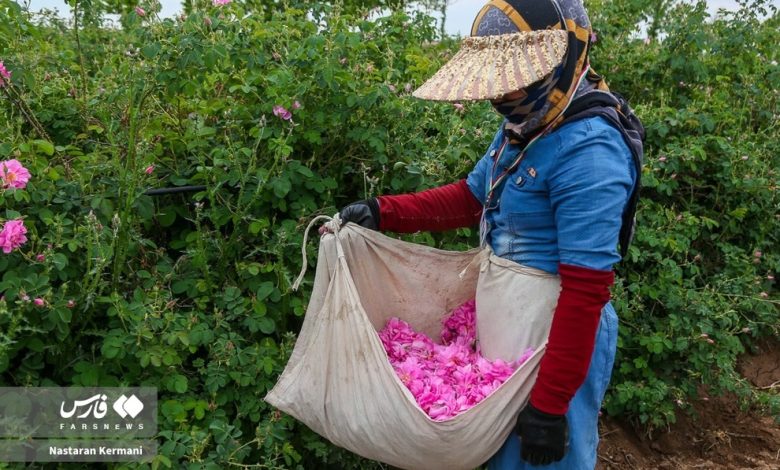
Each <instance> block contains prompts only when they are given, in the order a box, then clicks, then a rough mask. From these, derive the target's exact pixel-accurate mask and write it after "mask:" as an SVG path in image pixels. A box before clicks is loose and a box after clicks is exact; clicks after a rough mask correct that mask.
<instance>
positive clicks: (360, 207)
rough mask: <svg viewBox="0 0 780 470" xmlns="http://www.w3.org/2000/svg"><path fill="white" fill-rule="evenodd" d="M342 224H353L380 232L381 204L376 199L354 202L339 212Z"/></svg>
mask: <svg viewBox="0 0 780 470" xmlns="http://www.w3.org/2000/svg"><path fill="white" fill-rule="evenodd" d="M339 217H341V222H342V223H347V222H352V223H356V224H358V225H361V226H363V227H366V228H370V229H371V230H379V202H378V201H377V200H376V198H375V197H372V198H371V199H364V200H362V201H357V202H353V203H352V204H350V205H348V206H347V207H345V208H343V209H341V210H340V211H339Z"/></svg>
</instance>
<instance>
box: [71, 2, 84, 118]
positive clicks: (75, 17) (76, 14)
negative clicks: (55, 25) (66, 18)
mask: <svg viewBox="0 0 780 470" xmlns="http://www.w3.org/2000/svg"><path fill="white" fill-rule="evenodd" d="M73 3H74V6H73V32H74V33H75V36H76V49H77V51H78V53H79V65H80V67H81V108H82V109H81V111H82V113H83V118H84V120H85V121H86V120H87V119H86V116H87V72H86V69H85V67H84V53H83V52H82V50H81V38H80V37H79V1H78V0H74V2H73Z"/></svg>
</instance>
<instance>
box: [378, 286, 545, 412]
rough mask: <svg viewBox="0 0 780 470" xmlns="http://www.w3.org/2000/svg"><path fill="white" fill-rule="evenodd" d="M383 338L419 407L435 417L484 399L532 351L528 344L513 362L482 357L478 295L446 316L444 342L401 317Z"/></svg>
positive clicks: (386, 329)
mask: <svg viewBox="0 0 780 470" xmlns="http://www.w3.org/2000/svg"><path fill="white" fill-rule="evenodd" d="M379 339H380V341H381V342H382V346H384V348H385V351H386V352H387V357H388V360H389V362H390V364H391V365H392V366H393V370H395V372H396V374H397V375H398V378H399V379H400V380H401V382H402V383H403V384H404V385H405V386H406V387H407V388H408V389H409V391H410V392H412V395H413V396H414V398H415V400H416V401H417V403H418V404H419V405H420V408H422V410H423V411H424V412H425V413H426V414H427V415H428V416H430V417H431V418H432V419H434V420H437V421H442V420H446V419H450V418H452V417H453V416H456V415H457V414H459V413H462V412H464V411H466V410H467V409H469V408H471V407H472V406H474V405H476V404H477V403H479V402H480V401H482V400H483V399H484V398H485V397H487V396H488V395H490V394H491V393H493V391H495V390H496V389H497V388H498V387H500V386H501V384H503V383H504V382H505V381H506V380H507V379H508V378H509V377H510V376H511V375H512V374H513V373H514V371H515V369H516V368H517V367H519V366H520V365H522V364H523V363H525V362H526V361H527V360H528V359H529V358H530V357H531V356H532V355H533V353H534V350H533V349H530V348H529V349H528V350H526V351H525V352H524V353H523V354H522V356H521V357H520V358H519V359H518V360H517V361H514V362H512V363H506V362H504V361H501V360H496V361H489V360H487V359H485V358H484V357H482V356H481V355H480V354H479V352H478V351H477V350H476V348H475V343H476V304H475V302H474V300H470V301H467V302H465V303H464V304H463V305H461V306H459V307H457V308H456V309H454V310H453V311H452V312H451V313H450V315H448V316H447V317H445V318H444V319H443V322H442V330H441V344H437V343H434V342H433V341H432V340H431V339H430V338H428V337H427V336H425V335H424V334H422V333H418V332H416V331H414V329H413V328H412V327H411V326H410V325H409V324H408V323H406V322H405V321H403V320H401V319H399V318H391V319H390V320H388V322H387V324H386V325H385V327H384V328H383V329H382V330H381V331H379Z"/></svg>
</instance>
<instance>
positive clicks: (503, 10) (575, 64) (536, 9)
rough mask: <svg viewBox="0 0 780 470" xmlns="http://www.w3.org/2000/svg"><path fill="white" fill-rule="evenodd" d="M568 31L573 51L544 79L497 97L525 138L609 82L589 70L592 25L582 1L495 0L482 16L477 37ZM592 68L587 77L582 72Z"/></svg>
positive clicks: (508, 126) (476, 28) (512, 130)
mask: <svg viewBox="0 0 780 470" xmlns="http://www.w3.org/2000/svg"><path fill="white" fill-rule="evenodd" d="M551 29H552V30H565V31H566V34H567V50H566V54H565V56H564V57H563V60H562V61H561V63H560V64H559V65H558V67H556V69H555V70H553V72H552V73H550V74H549V75H547V76H546V77H545V78H543V79H542V80H540V81H537V82H536V83H533V84H531V85H530V86H527V87H526V88H524V89H522V90H518V91H517V92H516V93H510V94H508V95H506V96H505V97H503V99H494V100H491V102H492V103H493V106H494V107H495V108H496V110H497V111H498V112H499V113H501V114H502V115H504V116H505V117H506V118H507V123H506V126H505V128H506V130H507V131H509V132H510V133H511V134H512V135H514V136H515V137H516V138H519V139H520V140H526V139H527V138H528V137H529V136H530V135H531V134H533V133H534V132H535V131H537V130H539V129H541V128H543V127H545V126H547V125H549V124H550V123H553V126H554V125H555V124H554V122H555V121H556V120H558V119H559V118H561V117H562V116H563V111H564V110H565V109H566V106H567V105H568V104H569V102H570V101H572V100H573V99H574V98H578V97H580V96H582V95H583V94H585V93H587V92H589V91H592V90H594V89H599V90H603V91H608V87H607V85H606V83H605V82H604V80H603V79H602V78H601V77H600V76H598V75H597V74H596V73H595V72H593V71H591V70H589V69H588V46H589V41H590V37H591V32H592V30H591V26H590V20H589V19H588V14H587V13H586V12H585V8H584V7H583V5H582V2H581V0H491V1H490V2H488V3H487V4H486V5H485V6H484V7H482V10H480V12H479V13H478V14H477V17H476V19H475V20H474V24H473V25H472V29H471V35H472V36H493V35H506V34H513V33H517V32H528V31H540V30H551ZM586 70H587V76H586V77H584V79H583V80H582V81H580V80H579V79H580V76H581V74H582V73H583V72H585V71H586Z"/></svg>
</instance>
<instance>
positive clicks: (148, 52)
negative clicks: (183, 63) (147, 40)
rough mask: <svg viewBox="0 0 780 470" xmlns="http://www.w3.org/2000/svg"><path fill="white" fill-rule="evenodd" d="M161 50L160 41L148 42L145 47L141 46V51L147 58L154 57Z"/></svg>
mask: <svg viewBox="0 0 780 470" xmlns="http://www.w3.org/2000/svg"><path fill="white" fill-rule="evenodd" d="M158 52H160V43H159V42H153V43H151V44H147V45H145V46H144V47H142V48H141V53H142V54H143V55H144V57H146V58H147V59H153V58H154V57H155V56H156V55H157V53H158Z"/></svg>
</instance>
